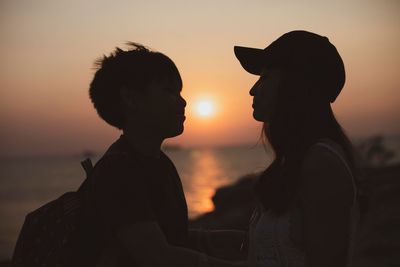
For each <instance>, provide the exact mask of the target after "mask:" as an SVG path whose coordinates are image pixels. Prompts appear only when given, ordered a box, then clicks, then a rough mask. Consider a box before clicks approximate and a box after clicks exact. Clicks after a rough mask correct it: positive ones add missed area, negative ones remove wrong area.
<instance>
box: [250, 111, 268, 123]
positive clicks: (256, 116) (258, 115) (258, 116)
mask: <svg viewBox="0 0 400 267" xmlns="http://www.w3.org/2000/svg"><path fill="white" fill-rule="evenodd" d="M253 118H254V119H255V120H256V121H260V122H265V116H261V115H260V114H258V113H256V112H253Z"/></svg>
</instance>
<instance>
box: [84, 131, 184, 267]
mask: <svg viewBox="0 0 400 267" xmlns="http://www.w3.org/2000/svg"><path fill="white" fill-rule="evenodd" d="M92 178H94V180H93V181H94V183H93V184H91V186H90V187H91V188H92V189H91V191H90V193H89V203H90V204H89V209H90V211H89V214H90V216H89V222H90V223H89V227H88V232H91V234H90V236H92V238H91V239H92V241H94V242H90V243H92V244H93V245H94V246H95V248H94V250H95V251H97V252H95V254H97V253H100V254H101V253H102V252H101V251H102V249H103V248H104V245H107V244H110V243H113V242H116V243H118V242H117V241H116V239H115V233H116V231H117V230H118V229H120V228H121V227H124V226H128V225H132V224H134V223H136V222H142V221H155V222H157V223H158V225H159V226H160V228H161V230H162V232H163V233H164V235H165V237H166V239H167V241H168V243H169V244H171V245H174V246H183V247H185V246H187V243H188V211H187V206H186V200H185V195H184V192H183V189H182V184H181V180H180V178H179V175H178V173H177V171H176V168H175V166H174V165H173V163H172V162H171V160H170V159H169V158H168V157H167V156H166V155H165V154H164V153H162V152H161V156H160V158H151V157H146V156H143V155H141V154H139V153H138V152H136V151H134V150H133V149H132V147H131V146H130V145H129V143H128V141H127V140H126V138H125V137H124V136H123V135H121V137H120V138H119V139H118V140H117V141H116V142H115V143H114V144H112V145H111V146H110V148H109V149H108V150H107V152H106V153H105V155H104V156H103V157H102V158H101V159H100V160H99V162H98V163H97V164H96V166H95V169H94V172H93V176H92ZM90 187H89V188H90ZM90 225H91V226H90ZM116 245H118V244H116ZM120 258H121V260H122V261H123V262H126V261H130V259H129V257H128V256H127V255H124V253H122V254H121V257H120ZM119 265H120V264H119Z"/></svg>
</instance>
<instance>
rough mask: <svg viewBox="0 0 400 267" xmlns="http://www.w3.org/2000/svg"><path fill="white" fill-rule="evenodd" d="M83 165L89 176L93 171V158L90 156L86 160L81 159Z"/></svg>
mask: <svg viewBox="0 0 400 267" xmlns="http://www.w3.org/2000/svg"><path fill="white" fill-rule="evenodd" d="M81 165H82V167H83V169H84V170H85V172H86V177H89V175H90V174H91V173H92V171H93V163H92V160H91V159H90V158H87V159H85V160H84V161H81Z"/></svg>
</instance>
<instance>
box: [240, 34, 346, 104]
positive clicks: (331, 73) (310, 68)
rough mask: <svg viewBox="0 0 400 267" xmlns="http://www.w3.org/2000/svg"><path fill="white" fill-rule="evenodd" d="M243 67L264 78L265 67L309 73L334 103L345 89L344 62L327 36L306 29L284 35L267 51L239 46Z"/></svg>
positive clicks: (267, 48)
mask: <svg viewBox="0 0 400 267" xmlns="http://www.w3.org/2000/svg"><path fill="white" fill-rule="evenodd" d="M234 52H235V55H236V58H237V59H238V60H239V62H240V64H241V65H242V67H243V68H244V69H245V70H246V71H247V72H249V73H251V74H255V75H260V74H261V70H262V69H263V68H271V67H276V68H284V69H285V68H291V69H294V70H296V69H298V70H302V71H304V73H307V75H309V77H310V78H311V79H312V80H313V81H314V82H315V84H317V85H318V87H321V88H319V89H320V90H324V95H325V96H326V98H327V100H329V101H330V102H334V101H335V100H336V98H337V96H338V95H339V93H340V91H341V90H342V88H343V86H344V83H345V80H346V75H345V69H344V64H343V60H342V58H341V57H340V55H339V52H338V51H337V49H336V47H335V46H334V45H333V44H332V43H331V42H330V41H329V39H328V38H327V37H324V36H321V35H318V34H315V33H312V32H308V31H302V30H296V31H291V32H288V33H285V34H283V35H282V36H281V37H279V38H278V39H276V40H275V41H274V42H272V43H271V44H270V45H269V46H267V47H266V48H265V49H259V48H251V47H243V46H235V47H234Z"/></svg>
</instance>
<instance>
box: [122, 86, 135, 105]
mask: <svg viewBox="0 0 400 267" xmlns="http://www.w3.org/2000/svg"><path fill="white" fill-rule="evenodd" d="M119 94H120V97H121V102H122V104H123V105H124V106H126V107H129V108H131V109H132V108H133V109H136V108H137V97H136V94H135V92H134V90H130V89H129V88H128V87H126V86H125V85H123V86H121V88H120V89H119Z"/></svg>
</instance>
